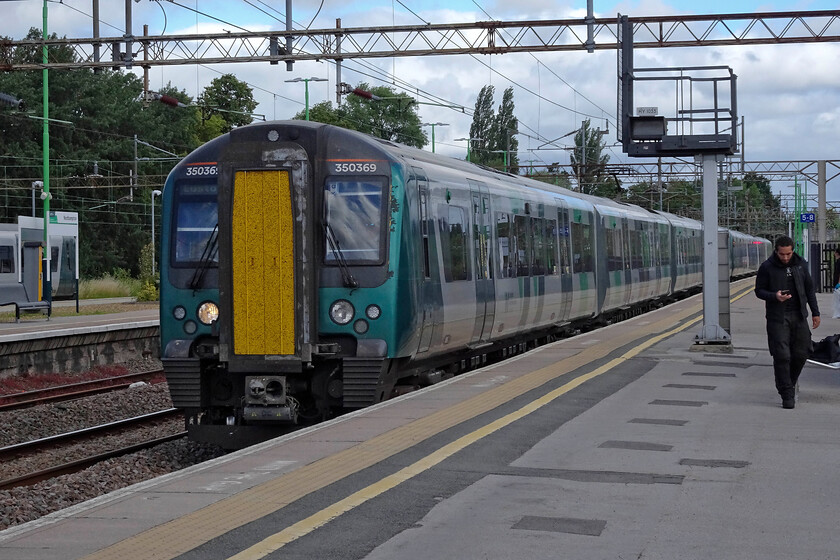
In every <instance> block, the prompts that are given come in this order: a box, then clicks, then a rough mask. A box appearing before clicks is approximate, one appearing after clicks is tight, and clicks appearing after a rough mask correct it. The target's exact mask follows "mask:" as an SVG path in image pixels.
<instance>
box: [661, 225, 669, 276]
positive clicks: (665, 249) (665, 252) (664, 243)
mask: <svg viewBox="0 0 840 560" xmlns="http://www.w3.org/2000/svg"><path fill="white" fill-rule="evenodd" d="M669 238H670V236H669V235H668V226H667V225H665V224H659V262H660V263H662V266H670V265H671V250H670V247H671V244H670V243H669V242H668V241H669Z"/></svg>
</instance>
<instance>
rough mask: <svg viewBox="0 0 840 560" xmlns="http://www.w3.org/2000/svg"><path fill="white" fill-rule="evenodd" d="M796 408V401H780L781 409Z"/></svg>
mask: <svg viewBox="0 0 840 560" xmlns="http://www.w3.org/2000/svg"><path fill="white" fill-rule="evenodd" d="M795 406H796V401H794V400H793V399H783V400H782V408H793V407H795Z"/></svg>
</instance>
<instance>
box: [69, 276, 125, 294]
mask: <svg viewBox="0 0 840 560" xmlns="http://www.w3.org/2000/svg"><path fill="white" fill-rule="evenodd" d="M139 290H140V280H136V279H134V278H114V277H112V276H105V277H103V278H94V279H93V280H80V281H79V299H100V298H113V297H130V296H133V295H136V294H137V292H138V291H139Z"/></svg>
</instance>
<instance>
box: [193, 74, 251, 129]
mask: <svg viewBox="0 0 840 560" xmlns="http://www.w3.org/2000/svg"><path fill="white" fill-rule="evenodd" d="M253 92H254V90H253V89H252V88H251V87H250V86H249V85H248V84H246V83H245V82H241V81H239V80H237V79H236V76H234V75H233V74H224V75H223V76H220V77H218V78H215V79H214V80H213V81H212V82H210V85H209V86H207V87H206V88H204V92H203V93H202V94H201V96H200V97H199V104H200V105H202V106H203V107H204V110H205V115H206V116H207V117H211V116H213V115H218V116H219V117H221V119H222V121H224V123H225V125H224V126H223V128H222V133H226V132H230V131H231V130H233V128H235V127H237V126H244V125H246V124H250V123H251V121H252V120H253V117H252V114H253V112H254V109H256V108H257V102H256V101H255V100H254V93H253Z"/></svg>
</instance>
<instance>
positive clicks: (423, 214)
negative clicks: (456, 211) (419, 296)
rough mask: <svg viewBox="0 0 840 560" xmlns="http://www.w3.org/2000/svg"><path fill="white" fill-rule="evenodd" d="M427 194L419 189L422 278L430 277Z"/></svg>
mask: <svg viewBox="0 0 840 560" xmlns="http://www.w3.org/2000/svg"><path fill="white" fill-rule="evenodd" d="M427 198H428V193H427V192H426V190H424V189H420V235H421V237H422V238H423V276H424V277H426V278H430V277H431V272H430V266H429V210H428V203H427Z"/></svg>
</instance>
